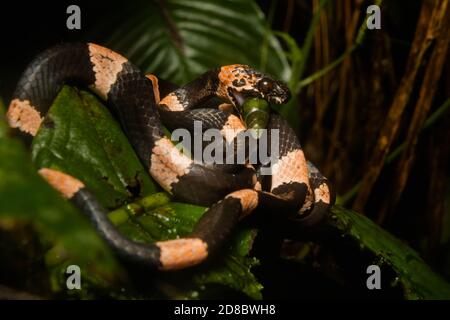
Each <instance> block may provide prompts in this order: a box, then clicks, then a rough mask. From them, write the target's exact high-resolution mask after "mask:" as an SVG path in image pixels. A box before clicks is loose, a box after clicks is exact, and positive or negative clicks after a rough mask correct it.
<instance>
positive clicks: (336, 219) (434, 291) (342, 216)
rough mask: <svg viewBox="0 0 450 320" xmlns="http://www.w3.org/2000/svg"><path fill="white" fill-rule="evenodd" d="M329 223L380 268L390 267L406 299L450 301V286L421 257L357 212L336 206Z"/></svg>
mask: <svg viewBox="0 0 450 320" xmlns="http://www.w3.org/2000/svg"><path fill="white" fill-rule="evenodd" d="M332 211H333V212H332V213H333V214H332V216H331V219H330V220H329V223H330V225H331V226H333V227H334V228H336V229H337V230H338V231H339V232H340V233H341V234H342V235H343V236H348V237H350V238H352V239H353V240H354V241H355V242H356V243H357V244H358V245H359V247H360V248H361V249H362V250H368V251H369V252H371V253H372V254H373V255H374V256H375V257H376V258H377V259H378V261H377V264H379V265H380V266H381V265H388V266H389V267H390V268H392V269H393V270H394V271H395V273H396V274H397V278H398V279H397V281H398V283H400V284H401V285H402V286H403V289H404V295H405V298H407V299H449V298H450V284H448V283H447V282H446V281H445V280H444V279H442V278H441V277H440V276H439V275H438V274H436V273H434V272H433V271H432V270H431V268H430V267H429V266H428V265H427V264H426V263H425V262H424V261H423V260H422V259H421V258H420V256H419V254H418V253H417V252H416V251H414V250H413V249H411V248H410V247H408V246H407V245H406V244H404V243H403V242H401V241H400V240H399V239H397V238H395V237H394V236H392V235H391V234H389V233H388V232H387V231H384V230H383V229H381V228H380V227H379V226H377V225H376V224H375V223H373V222H372V221H371V220H370V219H368V218H366V217H365V216H363V215H361V214H358V213H357V212H355V211H352V210H348V209H345V208H343V207H341V206H334V207H333V210H332Z"/></svg>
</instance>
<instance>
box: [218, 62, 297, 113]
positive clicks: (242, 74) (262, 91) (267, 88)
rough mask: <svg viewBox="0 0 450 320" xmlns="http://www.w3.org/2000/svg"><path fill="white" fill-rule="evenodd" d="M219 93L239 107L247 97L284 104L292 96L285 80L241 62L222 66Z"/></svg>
mask: <svg viewBox="0 0 450 320" xmlns="http://www.w3.org/2000/svg"><path fill="white" fill-rule="evenodd" d="M218 93H219V96H222V97H223V98H225V99H228V100H229V101H231V102H232V103H233V104H234V106H235V107H237V108H238V109H240V108H241V107H242V105H243V104H244V103H245V101H246V99H247V98H260V99H264V100H266V101H268V102H269V103H274V104H283V103H286V102H287V101H289V99H290V97H291V93H290V91H289V88H288V87H287V86H286V85H285V84H284V83H283V82H281V81H279V80H276V79H275V78H273V77H272V76H270V75H267V74H264V73H262V72H259V71H257V70H255V69H252V68H251V67H249V66H247V65H241V64H236V65H229V66H224V67H222V68H220V71H219V88H218Z"/></svg>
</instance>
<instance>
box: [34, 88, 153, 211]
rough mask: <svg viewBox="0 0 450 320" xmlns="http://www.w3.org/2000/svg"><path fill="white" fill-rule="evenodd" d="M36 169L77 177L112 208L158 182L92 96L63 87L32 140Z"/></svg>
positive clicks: (102, 201) (106, 112)
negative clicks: (55, 171) (149, 174)
mask: <svg viewBox="0 0 450 320" xmlns="http://www.w3.org/2000/svg"><path fill="white" fill-rule="evenodd" d="M33 160H34V162H35V163H36V165H37V166H38V168H42V167H48V168H54V169H58V170H61V171H63V172H66V173H68V174H70V175H72V176H74V177H77V178H79V179H80V180H81V181H83V183H85V185H86V186H87V187H88V189H89V190H91V191H92V192H93V193H94V194H95V195H96V197H97V198H98V200H99V201H100V202H101V203H102V204H103V205H104V206H105V207H107V208H116V207H117V206H119V205H121V204H124V203H125V202H126V201H127V200H129V199H131V198H133V197H135V196H145V195H148V194H151V193H153V192H155V190H156V189H157V187H156V186H155V184H154V183H153V182H152V180H151V179H150V178H149V176H148V174H147V173H146V172H145V170H144V168H143V167H142V165H141V163H140V161H139V159H138V158H137V156H136V154H135V152H134V150H133V148H132V147H131V145H130V144H129V142H128V140H127V139H126V137H125V136H124V134H123V132H122V130H121V128H120V126H119V124H118V123H117V122H116V121H115V120H114V119H113V117H112V116H111V114H110V113H109V112H108V110H107V109H106V107H105V106H103V105H102V104H101V103H100V102H99V101H98V100H97V98H95V97H94V96H92V95H91V94H88V93H86V92H83V91H78V90H77V89H74V88H70V87H64V88H63V89H62V91H61V92H60V94H59V95H58V97H57V98H56V99H55V101H54V103H53V106H52V108H51V111H50V112H49V114H48V116H47V117H46V121H45V123H44V124H43V126H42V127H41V129H40V130H39V133H38V134H37V135H36V137H35V138H34V140H33Z"/></svg>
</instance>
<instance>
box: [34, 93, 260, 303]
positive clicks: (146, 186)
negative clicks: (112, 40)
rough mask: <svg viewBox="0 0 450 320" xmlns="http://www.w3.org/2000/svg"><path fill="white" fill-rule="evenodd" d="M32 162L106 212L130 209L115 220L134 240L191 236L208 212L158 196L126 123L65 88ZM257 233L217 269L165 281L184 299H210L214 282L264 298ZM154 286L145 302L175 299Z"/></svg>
mask: <svg viewBox="0 0 450 320" xmlns="http://www.w3.org/2000/svg"><path fill="white" fill-rule="evenodd" d="M33 157H34V159H35V162H36V163H37V165H38V167H42V166H44V167H50V168H55V169H58V170H62V171H64V172H66V173H69V174H71V175H73V176H75V177H77V178H79V179H80V180H82V181H83V182H84V183H85V184H86V186H87V187H88V188H89V189H90V190H91V191H92V192H93V193H94V194H95V195H96V196H97V197H98V198H99V200H100V201H101V202H102V203H103V204H104V205H106V206H107V207H109V208H116V207H117V205H118V204H119V205H123V206H122V207H120V208H118V209H115V210H114V211H112V212H110V214H109V217H110V219H111V221H112V222H113V223H115V224H116V225H117V227H118V229H119V231H121V232H122V233H123V234H124V235H126V236H127V237H129V238H130V239H132V240H134V241H138V242H144V243H149V242H154V241H160V240H167V239H175V238H178V237H182V236H185V235H188V234H189V233H190V232H191V231H192V229H193V227H194V225H195V223H196V222H197V220H198V219H199V218H200V217H201V216H202V215H203V213H204V212H205V210H206V208H204V207H200V206H195V205H190V204H183V203H177V202H171V197H170V196H169V195H167V194H166V193H164V192H159V193H154V192H155V191H156V190H157V187H156V186H155V184H154V182H153V181H152V180H151V178H150V176H149V175H148V174H147V173H146V172H145V170H144V169H143V167H142V165H141V163H140V162H139V160H138V158H137V156H136V155H135V153H134V151H133V149H132V147H131V146H130V145H129V142H128V141H127V139H126V137H125V135H124V134H123V132H122V131H121V129H120V126H119V125H118V124H117V122H116V121H115V119H114V118H113V117H112V116H111V115H110V114H109V112H108V110H107V109H106V107H104V106H103V105H102V104H101V103H100V102H99V101H98V100H97V98H95V97H94V96H93V95H92V94H90V93H88V92H86V91H80V90H77V89H74V88H71V87H64V88H63V90H62V91H61V92H60V94H59V95H58V97H57V98H56V99H55V101H54V103H53V105H52V107H51V108H50V110H49V113H48V115H47V120H46V122H45V123H44V124H43V126H42V128H41V129H40V130H39V132H38V134H37V136H36V137H35V139H34V142H33ZM136 185H139V186H140V187H139V190H140V192H139V194H132V193H130V191H129V189H130V186H132V187H134V188H136ZM142 196H143V197H142ZM136 198H139V199H136ZM132 201H135V202H132ZM130 202H132V203H130ZM255 235H256V232H255V231H254V230H253V231H248V230H242V231H241V232H237V234H236V238H234V240H232V241H231V242H230V247H229V248H228V249H227V248H226V249H225V253H224V254H223V255H222V256H221V258H220V259H218V260H217V261H215V262H214V263H213V264H212V265H210V266H201V267H198V268H194V269H192V270H187V271H180V272H179V274H180V275H179V276H177V277H174V276H172V275H168V274H162V275H160V276H158V278H159V279H160V280H159V281H164V282H165V283H170V286H171V287H172V288H177V290H176V291H177V292H178V293H177V297H187V298H194V297H197V296H198V295H199V294H200V295H201V294H203V293H205V294H207V293H206V292H207V289H208V286H209V285H211V284H215V285H217V284H219V285H222V286H226V287H228V288H231V289H233V290H237V291H240V292H243V293H244V294H247V295H248V296H249V297H251V298H255V299H260V298H261V292H260V290H261V288H262V286H261V285H260V284H259V283H258V282H257V280H256V279H255V277H254V276H253V274H252V273H251V272H250V269H251V267H253V266H254V265H256V264H257V263H258V262H257V260H256V259H255V258H249V257H248V254H249V251H250V249H251V245H252V241H253V238H254V237H255ZM73 241H78V239H73ZM55 250H56V249H55ZM56 252H57V250H56ZM50 256H52V251H50ZM48 261H52V259H51V258H49V259H48ZM181 275H182V276H181ZM153 286H154V284H149V288H153V289H152V290H151V294H150V295H146V297H155V295H156V297H159V296H162V297H168V298H173V296H170V295H169V296H167V294H165V293H164V292H162V291H161V290H160V288H159V287H158V286H157V287H153ZM163 287H164V286H163Z"/></svg>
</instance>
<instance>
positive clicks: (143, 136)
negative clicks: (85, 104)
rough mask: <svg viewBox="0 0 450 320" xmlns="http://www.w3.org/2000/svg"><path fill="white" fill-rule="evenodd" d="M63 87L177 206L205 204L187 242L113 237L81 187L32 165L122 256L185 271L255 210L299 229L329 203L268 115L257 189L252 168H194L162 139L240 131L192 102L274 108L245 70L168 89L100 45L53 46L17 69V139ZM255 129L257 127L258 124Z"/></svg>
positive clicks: (281, 93) (273, 90)
mask: <svg viewBox="0 0 450 320" xmlns="http://www.w3.org/2000/svg"><path fill="white" fill-rule="evenodd" d="M66 83H70V84H75V85H79V86H82V87H87V88H89V89H90V90H91V91H93V92H94V93H95V94H97V95H98V96H99V97H100V98H101V99H102V100H104V101H105V102H106V105H107V106H108V108H110V110H111V112H112V113H113V114H114V115H115V116H116V117H117V119H119V121H120V122H121V125H122V128H123V130H124V132H125V133H126V135H127V136H128V138H129V140H130V142H131V144H132V146H133V147H134V149H135V151H136V153H137V155H138V156H139V158H140V160H141V162H142V163H143V165H144V166H145V168H146V169H147V170H148V172H149V173H150V175H151V176H152V177H153V179H154V180H156V181H157V182H158V184H159V185H160V186H161V187H162V188H163V189H164V190H165V191H167V192H168V193H170V194H172V195H173V196H174V197H176V198H177V199H179V200H181V201H184V202H188V203H193V204H199V205H204V206H208V207H209V209H208V210H207V211H206V213H205V214H204V215H203V216H202V218H201V219H200V220H199V221H198V223H197V225H196V226H195V228H194V231H193V233H192V234H191V235H190V236H189V237H186V238H183V239H176V240H169V241H161V242H156V243H153V244H141V243H136V242H133V241H131V240H129V239H128V238H126V237H125V236H123V235H122V234H120V233H119V232H118V231H117V229H116V228H115V227H114V226H113V225H112V223H111V222H110V221H109V220H108V217H107V211H106V209H104V208H103V207H102V206H101V205H100V204H99V203H98V201H97V200H96V199H95V197H94V196H93V195H92V194H91V193H90V192H89V191H88V190H87V189H86V188H85V187H84V184H83V182H81V181H79V180H78V179H76V178H74V177H71V176H70V175H68V174H65V173H63V172H60V171H56V170H54V169H51V168H41V169H40V170H39V173H40V174H41V176H42V177H44V179H45V180H47V181H48V182H49V183H50V184H51V185H52V186H53V187H54V188H56V189H57V190H58V191H59V192H60V193H61V194H62V195H63V196H65V197H66V198H68V199H70V200H72V201H73V202H74V203H75V204H76V205H77V206H78V207H79V208H81V209H82V210H83V211H84V212H85V213H86V214H87V215H88V216H89V217H90V219H91V220H92V222H93V223H94V225H95V227H96V228H97V230H98V231H99V233H100V234H101V235H102V236H103V238H104V239H105V240H106V241H107V242H108V244H109V245H110V246H111V247H112V248H113V249H115V251H116V252H117V253H118V254H120V255H121V256H123V257H126V258H128V259H131V260H133V261H136V262H139V263H142V264H145V265H147V266H151V267H155V268H157V269H160V270H172V269H181V268H185V267H189V266H193V265H196V264H198V263H201V262H202V261H204V260H205V259H206V258H207V257H208V256H209V255H211V253H213V252H215V251H216V250H217V249H218V248H220V246H222V245H223V243H224V242H225V241H226V239H227V237H228V236H229V235H230V233H231V232H232V230H233V228H234V227H235V225H236V224H237V222H238V221H239V220H240V219H242V218H243V217H245V216H246V215H248V214H250V213H252V212H253V211H254V210H255V209H257V208H258V207H266V208H271V209H272V208H273V210H276V208H283V210H288V211H290V212H294V213H295V215H296V216H297V217H298V220H299V221H301V223H303V224H305V225H308V224H314V223H317V222H318V221H320V220H321V219H322V218H323V217H324V216H325V215H326V214H327V213H328V210H329V208H330V206H331V205H332V204H333V203H334V195H333V193H332V192H331V188H330V185H329V183H328V181H327V180H326V178H324V177H323V176H322V175H321V174H320V172H319V171H318V170H317V169H316V168H315V167H314V166H313V165H312V164H311V163H309V162H307V161H306V159H305V156H304V154H303V151H302V149H301V146H300V143H299V141H298V139H297V137H296V135H295V133H294V131H293V130H292V129H291V128H290V127H289V125H288V124H287V122H286V121H285V120H284V119H283V118H281V117H280V116H278V115H277V114H271V115H270V118H267V119H265V120H264V121H266V122H267V127H268V129H278V130H279V132H280V133H279V142H278V143H279V159H278V162H277V164H278V167H277V168H278V169H277V170H274V171H273V172H272V175H271V176H270V177H269V178H270V181H269V182H268V183H265V184H264V190H262V189H261V183H260V181H259V177H258V175H257V173H256V171H255V169H254V168H253V167H252V166H248V165H247V166H239V167H237V166H236V167H235V168H233V170H225V169H224V170H221V169H218V168H215V167H214V166H207V165H202V164H199V163H197V162H194V161H193V159H191V158H190V157H188V156H186V155H184V154H183V153H181V152H180V151H179V150H178V149H177V148H176V147H175V146H174V144H173V143H172V142H171V140H170V139H169V138H167V137H166V136H165V135H164V132H163V121H164V124H165V125H167V127H169V128H174V127H177V126H179V125H182V124H186V123H187V124H186V126H189V123H192V122H193V120H200V121H202V122H203V123H204V125H205V126H206V127H210V128H213V127H215V128H217V129H220V130H221V132H223V137H224V139H225V140H227V141H229V140H233V139H235V137H236V134H237V133H238V132H240V131H243V130H245V129H246V127H245V124H244V122H243V121H242V120H241V117H239V115H236V114H235V113H233V112H230V111H229V110H226V108H199V106H202V104H204V103H205V102H206V101H207V100H208V99H210V98H211V97H219V98H222V99H224V100H226V101H227V102H228V103H229V104H231V105H232V106H233V107H235V108H236V109H238V110H239V109H240V108H242V105H243V103H244V101H245V99H246V98H247V97H249V96H250V97H258V98H262V99H264V100H266V101H268V102H270V103H277V104H280V103H285V102H286V101H287V100H288V99H289V97H290V94H289V90H288V89H287V87H286V86H285V85H283V84H282V83H281V82H279V81H277V80H275V79H273V78H272V77H270V76H268V75H265V74H263V73H261V72H258V71H256V70H253V69H251V68H250V67H248V66H245V65H229V66H224V67H221V68H218V69H215V70H211V71H208V72H206V73H205V74H203V75H202V76H200V77H199V78H197V79H196V80H194V81H192V82H190V83H188V84H186V85H185V86H183V87H180V88H177V87H175V86H173V85H171V84H170V83H168V82H166V81H163V80H160V79H158V78H157V77H156V76H154V75H147V76H145V75H144V74H143V73H142V72H140V71H139V69H138V68H137V67H135V66H134V65H133V64H132V63H130V62H129V61H128V60H127V59H126V58H124V57H123V56H121V55H119V54H118V53H115V52H113V51H111V50H109V49H107V48H104V47H101V46H99V45H95V44H81V43H80V44H78V43H77V44H64V45H59V46H56V47H53V48H51V49H49V50H47V51H45V52H44V53H42V54H41V55H39V56H38V57H37V58H36V59H35V60H34V61H33V62H32V63H31V64H30V65H29V66H28V68H27V69H26V70H25V72H24V74H23V75H22V77H21V79H20V81H19V83H18V85H17V89H16V91H15V93H14V96H13V99H12V101H11V104H10V106H9V109H8V112H7V119H8V122H9V124H10V126H11V127H12V128H16V129H17V130H18V132H20V134H21V135H28V136H29V137H31V138H32V137H33V136H35V135H36V133H37V132H38V130H39V127H40V125H41V123H42V122H43V120H44V117H45V116H46V114H47V111H48V109H49V107H50V105H51V104H52V102H53V100H54V98H55V97H56V95H57V94H58V92H59V91H60V90H61V88H62V86H63V85H64V84H66ZM251 121H254V119H251ZM255 121H256V120H255ZM252 123H253V122H252ZM254 123H255V126H256V127H258V126H259V124H258V121H256V122H254ZM230 130H231V131H230ZM229 132H232V133H233V132H234V134H231V135H230V133H229ZM222 169H223V168H222Z"/></svg>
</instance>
